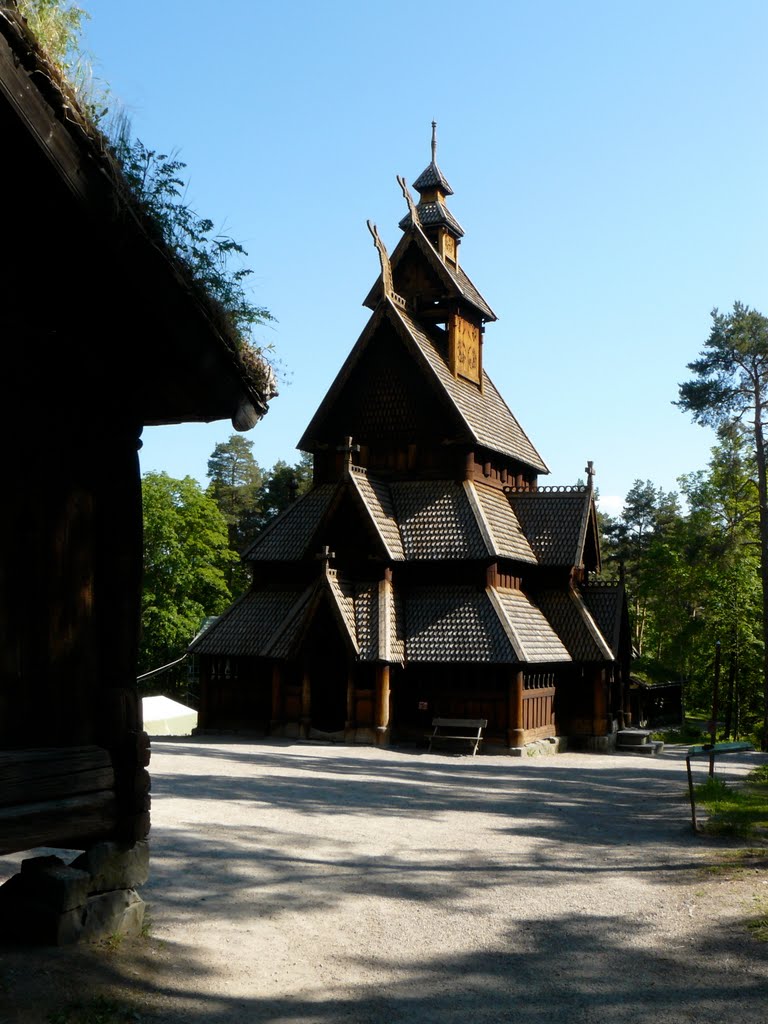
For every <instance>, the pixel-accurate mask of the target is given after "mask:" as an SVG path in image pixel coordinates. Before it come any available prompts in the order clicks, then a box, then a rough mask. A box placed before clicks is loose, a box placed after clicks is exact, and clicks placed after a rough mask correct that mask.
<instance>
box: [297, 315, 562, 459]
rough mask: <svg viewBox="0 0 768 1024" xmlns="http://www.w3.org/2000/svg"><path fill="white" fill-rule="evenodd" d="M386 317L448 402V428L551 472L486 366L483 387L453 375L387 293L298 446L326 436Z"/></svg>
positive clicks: (305, 447)
mask: <svg viewBox="0 0 768 1024" xmlns="http://www.w3.org/2000/svg"><path fill="white" fill-rule="evenodd" d="M384 320H386V321H387V322H388V323H389V324H391V325H392V326H393V327H394V328H395V330H396V331H397V333H398V334H399V336H400V337H401V339H402V340H403V341H404V342H405V345H406V348H407V350H408V352H409V353H410V355H411V356H412V357H413V366H414V369H415V370H417V371H418V372H420V373H421V374H422V375H424V377H425V379H426V380H427V382H428V383H429V384H430V385H431V387H430V391H431V392H432V393H434V394H435V395H436V397H437V398H438V400H440V402H441V403H442V405H443V408H445V410H446V416H448V417H450V420H449V427H450V430H449V431H447V433H450V434H451V436H453V437H454V438H455V439H463V440H465V441H468V442H471V443H474V444H478V445H480V446H482V447H483V448H487V449H488V450H489V451H493V452H498V453H499V454H501V455H505V456H508V457H510V458H513V459H515V460H517V461H518V462H521V463H523V465H526V466H529V467H531V468H532V469H534V470H535V471H536V472H538V473H548V472H549V469H548V468H547V466H546V464H545V462H544V460H543V459H542V458H541V456H540V455H539V453H538V452H537V451H536V449H535V448H534V446H533V444H532V443H531V441H530V439H529V438H528V436H527V434H526V433H525V431H524V430H523V429H522V427H521V426H520V424H519V423H518V422H517V420H516V419H515V417H514V415H513V414H512V412H511V411H510V409H509V406H508V405H507V404H506V402H505V401H504V399H503V398H502V397H501V395H500V394H499V392H498V391H497V390H496V387H495V386H494V384H493V381H492V380H491V379H490V377H489V376H488V374H487V373H485V372H483V386H482V388H479V387H478V386H477V385H476V384H473V383H472V382H470V381H466V380H464V379H463V378H462V377H454V375H453V374H452V373H451V371H450V370H449V368H448V365H447V364H446V362H445V359H444V358H443V356H442V355H441V353H440V352H439V351H438V349H437V348H436V346H435V343H434V342H433V341H432V339H431V338H430V337H429V335H428V334H426V333H425V331H424V330H422V328H421V327H420V326H419V325H418V324H417V323H416V321H415V320H414V319H413V318H412V317H411V316H410V315H409V314H408V313H406V312H405V311H404V310H401V309H399V308H398V307H397V306H396V305H395V304H394V303H393V302H392V301H391V300H390V299H389V298H386V299H383V300H382V301H381V302H380V303H379V305H378V307H377V309H376V311H375V312H374V314H373V316H372V317H371V319H370V320H369V321H368V324H367V325H366V327H365V328H364V330H363V332H362V333H361V335H360V337H359V338H358V340H357V342H356V344H355V346H354V347H353V349H352V351H351V352H350V353H349V355H348V356H347V358H346V360H345V361H344V364H343V366H342V367H341V369H340V370H339V372H338V374H337V375H336V379H335V380H334V381H333V383H332V384H331V386H330V388H329V389H328V391H327V393H326V395H325V397H324V398H323V401H322V402H321V403H320V406H319V407H318V409H317V411H316V412H315V414H314V416H313V417H312V419H311V420H310V423H309V425H308V426H307V429H306V430H305V431H304V433H303V435H302V437H301V439H300V440H299V442H298V444H297V446H296V447H297V448H299V449H300V450H301V451H314V450H315V448H316V446H317V443H318V438H319V437H322V430H323V423H324V421H325V420H326V419H327V418H328V417H329V416H330V414H331V411H332V410H333V409H334V408H335V406H336V403H337V402H338V401H339V400H340V398H341V396H342V394H343V391H344V388H345V386H346V385H347V383H348V382H349V380H350V378H351V377H352V375H353V373H354V371H355V368H356V366H357V364H358V362H359V361H360V359H361V357H362V354H363V353H364V352H365V351H366V349H367V348H368V346H369V345H370V344H371V342H372V339H373V338H374V336H375V334H376V332H377V331H378V330H379V329H380V327H381V325H382V323H383V321H384Z"/></svg>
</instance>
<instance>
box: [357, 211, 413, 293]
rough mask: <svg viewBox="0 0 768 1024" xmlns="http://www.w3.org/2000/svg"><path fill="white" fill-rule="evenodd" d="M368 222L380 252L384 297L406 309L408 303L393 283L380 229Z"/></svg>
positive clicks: (387, 254)
mask: <svg viewBox="0 0 768 1024" xmlns="http://www.w3.org/2000/svg"><path fill="white" fill-rule="evenodd" d="M366 224H367V225H368V230H369V231H370V232H371V237H372V238H373V244H374V245H375V246H376V250H377V251H378V254H379V263H380V264H381V286H382V290H383V292H384V297H385V298H387V299H389V300H390V301H391V302H394V303H395V304H396V305H398V306H401V307H402V308H403V309H405V308H406V305H407V304H406V301H405V299H404V298H403V297H402V295H398V294H397V292H396V291H395V288H394V285H393V284H392V266H391V264H390V262H389V253H388V252H387V247H386V246H385V245H384V243H383V242H382V240H381V235H380V234H379V230H378V228H377V227H376V225H375V224H374V223H373V222H372V221H370V220H367V221H366Z"/></svg>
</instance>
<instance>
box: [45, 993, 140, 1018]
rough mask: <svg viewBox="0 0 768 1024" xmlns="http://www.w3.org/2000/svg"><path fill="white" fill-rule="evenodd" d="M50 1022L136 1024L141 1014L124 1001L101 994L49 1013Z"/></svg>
mask: <svg viewBox="0 0 768 1024" xmlns="http://www.w3.org/2000/svg"><path fill="white" fill-rule="evenodd" d="M48 1021H49V1024H136V1022H137V1021H141V1016H140V1015H139V1014H138V1013H137V1012H136V1011H135V1010H133V1009H131V1008H130V1007H129V1006H126V1005H125V1004H124V1003H118V1002H116V1001H115V1000H114V999H107V998H105V997H104V996H99V997H97V998H96V999H89V1000H88V1002H76V1003H69V1004H68V1005H67V1006H65V1007H63V1009H61V1010H55V1011H54V1012H53V1013H50V1014H49V1015H48Z"/></svg>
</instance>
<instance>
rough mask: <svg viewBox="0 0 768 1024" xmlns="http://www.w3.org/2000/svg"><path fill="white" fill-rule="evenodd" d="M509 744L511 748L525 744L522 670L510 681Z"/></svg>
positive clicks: (516, 672)
mask: <svg viewBox="0 0 768 1024" xmlns="http://www.w3.org/2000/svg"><path fill="white" fill-rule="evenodd" d="M507 743H508V744H509V746H510V747H522V746H523V745H524V744H525V731H524V729H523V670H522V669H517V670H516V671H515V672H514V673H513V675H512V678H511V679H510V681H509V692H508V695H507Z"/></svg>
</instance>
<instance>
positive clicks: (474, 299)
mask: <svg viewBox="0 0 768 1024" xmlns="http://www.w3.org/2000/svg"><path fill="white" fill-rule="evenodd" d="M406 221H407V222H408V223H407V227H408V229H407V231H406V233H405V234H404V235H403V237H402V238H401V239H400V241H399V242H398V243H397V245H396V246H395V249H394V251H393V253H392V255H391V256H390V259H389V263H390V267H391V268H392V273H393V275H396V274H397V269H398V267H399V266H400V265H401V263H403V261H404V260H405V258H406V256H407V255H408V253H409V250H410V249H411V247H412V246H415V247H416V248H417V249H418V251H419V254H420V255H421V256H422V257H423V258H424V259H425V260H426V262H427V266H428V267H429V268H430V269H431V270H432V271H433V272H434V273H435V274H437V276H438V278H439V279H440V281H441V282H442V283H443V285H444V287H445V288H446V290H447V292H448V294H451V293H453V294H455V295H456V296H457V297H459V298H462V299H466V301H467V302H469V303H470V304H471V305H473V306H474V307H475V309H476V310H478V312H479V313H480V314H481V315H482V317H483V319H484V320H488V321H493V320H496V319H497V317H496V314H495V313H494V312H493V310H492V309H491V307H490V306H489V305H488V303H487V302H486V301H485V299H484V298H483V296H482V295H481V294H480V292H479V291H478V289H477V288H476V287H475V285H474V284H473V283H472V281H470V279H469V277H468V275H467V274H466V273H465V272H464V270H463V268H462V267H461V266H458V267H454V266H451V265H450V264H449V263H446V262H445V261H444V260H442V259H440V256H439V254H438V252H437V250H436V249H435V247H434V246H433V245H432V243H431V242H430V240H429V239H428V238H427V236H426V235H425V234H424V232H423V231H422V229H421V228H420V227H419V226H418V225H415V226H414V225H412V224H411V215H410V213H409V214H407V215H406V217H404V218H403V220H402V221H401V222H400V226H401V227H402V226H403V224H404V223H405V222H406ZM382 296H383V290H382V283H381V274H379V276H378V277H377V279H376V281H374V283H373V287H372V288H371V290H370V291H369V292H368V294H367V295H366V297H365V299H364V300H363V305H364V306H367V307H368V308H369V309H375V308H376V306H377V305H378V303H379V302H380V301H381V298H382Z"/></svg>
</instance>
